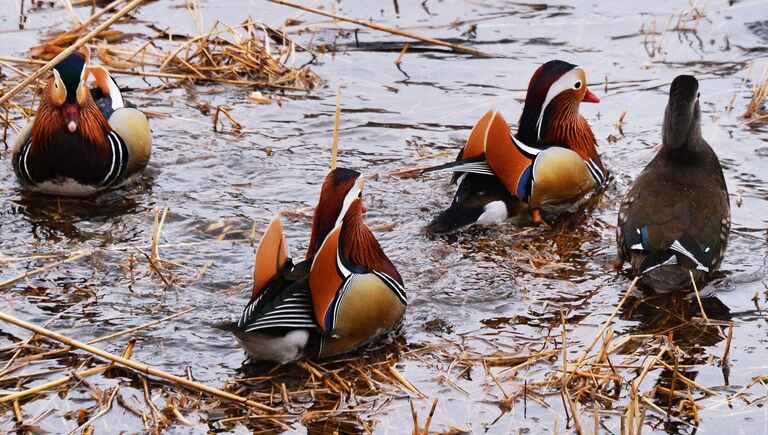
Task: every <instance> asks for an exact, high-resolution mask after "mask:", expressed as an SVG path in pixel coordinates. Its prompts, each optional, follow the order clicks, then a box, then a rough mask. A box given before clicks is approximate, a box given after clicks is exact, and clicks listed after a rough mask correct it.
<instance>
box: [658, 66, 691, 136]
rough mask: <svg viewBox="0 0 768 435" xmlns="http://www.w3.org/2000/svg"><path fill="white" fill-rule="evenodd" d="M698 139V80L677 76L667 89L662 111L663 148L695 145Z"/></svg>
mask: <svg viewBox="0 0 768 435" xmlns="http://www.w3.org/2000/svg"><path fill="white" fill-rule="evenodd" d="M700 139H701V109H700V107H699V82H698V81H697V80H696V79H695V78H694V77H693V76H689V75H680V76H677V77H675V79H674V80H673V81H672V86H671V87H670V89H669V102H668V103H667V109H666V110H665V111H664V126H663V130H662V138H661V140H662V143H663V144H664V148H666V149H673V150H674V149H679V148H683V147H686V146H688V145H695V144H696V143H698V142H699V140H700Z"/></svg>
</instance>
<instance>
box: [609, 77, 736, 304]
mask: <svg viewBox="0 0 768 435" xmlns="http://www.w3.org/2000/svg"><path fill="white" fill-rule="evenodd" d="M700 118H701V111H700V109H699V83H698V82H697V81H696V79H695V78H693V77H692V76H686V75H682V76H678V77H677V78H675V80H674V81H673V82H672V87H671V89H670V91H669V103H668V104H667V109H666V112H665V113H664V125H663V127H662V128H663V132H662V147H661V150H659V152H658V154H656V157H654V159H653V160H652V161H651V163H649V164H648V166H646V167H645V169H643V172H641V173H640V176H639V177H637V180H635V183H634V184H633V185H632V187H630V189H629V191H628V192H627V195H626V197H625V198H624V200H623V202H622V204H621V207H620V208H619V224H618V226H617V227H616V239H617V242H618V259H617V261H616V264H615V266H616V268H620V267H621V265H622V264H624V262H625V261H628V262H629V263H630V264H631V265H632V271H633V273H634V274H635V275H640V277H641V278H640V283H641V284H644V285H646V286H648V287H651V288H653V289H655V290H658V291H661V292H666V291H673V290H678V289H681V288H684V287H687V286H690V285H691V275H692V276H693V278H694V280H695V281H696V282H697V284H700V283H701V282H702V281H703V280H704V278H705V277H706V276H707V275H708V274H710V273H711V272H713V271H714V270H715V269H717V267H718V266H719V265H720V262H721V261H722V260H723V255H724V254H725V247H726V244H727V243H728V233H729V231H730V227H731V217H730V204H729V203H728V189H727V187H726V185H725V178H724V177H723V170H722V168H721V167H720V161H719V160H718V159H717V155H716V154H715V152H714V151H713V150H712V148H710V146H709V144H707V142H706V141H705V140H704V139H703V138H702V137H701V125H700Z"/></svg>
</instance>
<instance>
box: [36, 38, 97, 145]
mask: <svg viewBox="0 0 768 435" xmlns="http://www.w3.org/2000/svg"><path fill="white" fill-rule="evenodd" d="M52 71H53V76H52V77H51V78H50V80H49V81H48V84H47V85H46V88H45V90H44V92H43V96H42V98H41V99H40V107H39V108H38V112H37V116H36V121H35V124H34V127H33V132H32V136H33V138H34V139H35V142H38V143H43V144H45V143H48V142H50V141H52V140H53V136H55V135H57V134H59V133H60V132H69V134H78V135H80V136H82V137H83V138H84V139H86V140H87V141H88V142H90V143H93V144H96V145H99V144H103V145H104V146H106V142H105V140H106V139H105V133H106V132H107V131H108V130H109V125H108V123H107V120H106V119H104V116H103V115H102V114H101V112H100V111H99V109H98V107H97V106H96V103H95V102H94V101H93V98H92V97H91V93H90V90H89V89H88V74H89V68H88V52H87V51H79V52H75V53H72V54H71V55H69V56H67V57H66V58H65V59H64V60H62V61H61V62H59V63H58V64H57V65H56V66H54V67H53V70H52Z"/></svg>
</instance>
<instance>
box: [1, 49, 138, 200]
mask: <svg viewBox="0 0 768 435" xmlns="http://www.w3.org/2000/svg"><path fill="white" fill-rule="evenodd" d="M89 75H92V76H93V77H94V79H95V81H96V84H97V86H98V87H97V88H94V89H92V90H90V89H89V88H88V77H89ZM151 147H152V134H151V132H150V129H149V121H148V120H147V117H146V116H145V115H144V114H143V113H142V112H141V111H139V110H137V109H135V108H132V107H126V105H125V102H124V100H123V97H122V95H121V93H120V89H119V88H118V87H117V84H116V83H115V80H114V79H113V78H112V76H111V75H110V74H109V72H107V70H106V69H104V68H103V67H100V66H90V65H88V53H87V52H76V53H73V54H72V55H70V56H68V57H67V58H65V59H64V60H62V61H61V62H60V63H59V64H58V65H56V66H55V67H54V68H53V77H51V79H50V80H49V81H48V84H47V86H46V88H45V91H44V92H43V96H42V98H41V99H40V106H39V108H38V110H37V114H36V116H35V118H33V119H32V120H31V121H30V123H29V124H28V125H27V126H26V127H25V128H24V129H23V130H22V131H21V132H20V133H19V136H18V137H17V138H16V143H15V145H14V149H13V168H14V171H15V172H16V177H17V178H18V179H19V182H20V183H21V185H22V187H24V188H25V189H28V190H31V191H34V192H40V193H46V194H51V195H66V196H87V195H92V194H95V193H99V192H101V191H103V190H105V189H108V188H111V187H117V186H120V185H122V184H124V183H126V182H128V181H130V180H132V179H134V178H136V177H137V176H138V175H139V174H140V173H141V171H142V170H143V169H144V168H145V167H146V166H147V163H148V162H149V155H150V151H151Z"/></svg>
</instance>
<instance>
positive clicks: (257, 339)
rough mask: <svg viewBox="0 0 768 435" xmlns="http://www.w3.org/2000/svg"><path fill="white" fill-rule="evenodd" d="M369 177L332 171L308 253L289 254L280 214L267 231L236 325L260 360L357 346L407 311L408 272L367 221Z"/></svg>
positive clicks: (230, 327) (246, 345) (285, 360)
mask: <svg viewBox="0 0 768 435" xmlns="http://www.w3.org/2000/svg"><path fill="white" fill-rule="evenodd" d="M362 192H363V179H362V176H361V174H360V173H359V172H356V171H353V170H349V169H343V168H337V169H334V170H332V171H331V172H330V173H329V174H328V176H327V177H326V178H325V182H324V183H323V187H322V191H321V193H320V201H319V202H318V204H317V207H316V208H315V214H314V219H313V223H312V234H311V236H310V240H309V247H308V249H307V254H306V257H305V259H304V260H303V261H301V262H299V263H297V264H294V263H293V261H292V260H291V259H290V258H289V257H288V251H287V245H286V242H285V237H284V236H283V229H282V226H281V224H280V220H279V218H278V217H276V218H275V219H274V220H273V221H272V223H271V224H270V225H269V227H268V228H267V230H266V232H265V233H264V235H263V236H262V239H261V242H260V244H259V247H258V249H257V253H256V266H255V268H254V277H253V278H254V282H253V292H252V294H251V299H250V302H248V305H246V307H245V310H244V311H243V314H242V316H241V318H240V320H239V321H238V322H236V323H231V324H225V325H222V327H223V328H224V329H227V330H229V331H232V332H233V333H234V334H235V337H236V338H237V340H238V341H239V342H240V344H241V345H242V346H243V348H244V349H245V351H246V352H247V353H248V355H250V356H251V358H253V359H254V360H261V361H276V362H279V363H288V362H293V361H297V360H299V359H303V358H323V357H327V356H331V355H335V354H339V353H344V352H349V351H352V350H354V349H356V348H358V347H360V346H361V345H363V344H365V343H367V342H370V341H371V340H373V339H375V338H376V337H378V336H379V335H381V334H382V333H384V332H386V331H388V330H390V329H392V328H393V327H394V326H396V325H397V323H398V322H399V321H400V319H401V318H402V317H403V313H404V312H405V307H406V304H407V302H406V295H405V289H404V287H403V280H402V278H401V277H400V274H399V273H398V272H397V269H395V266H394V265H393V264H392V262H391V261H390V260H389V258H387V256H386V254H384V251H383V250H382V249H381V246H380V245H379V242H378V241H377V240H376V237H374V235H373V233H371V230H369V229H368V227H367V226H366V225H365V224H364V223H363V219H362V213H363V211H364V208H363V205H362Z"/></svg>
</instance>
